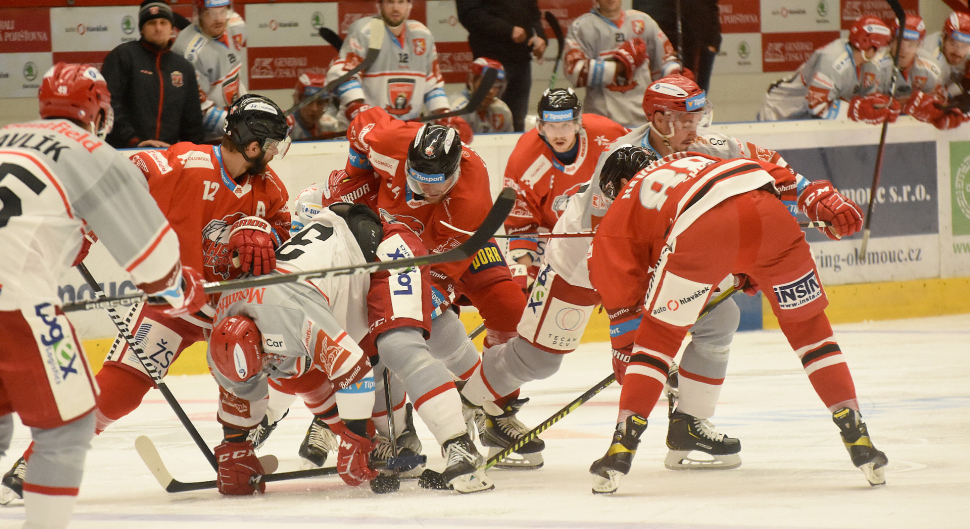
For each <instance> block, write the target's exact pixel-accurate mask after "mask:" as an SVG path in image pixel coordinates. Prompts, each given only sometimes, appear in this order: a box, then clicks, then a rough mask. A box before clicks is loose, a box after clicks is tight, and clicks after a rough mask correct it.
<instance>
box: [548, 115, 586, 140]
mask: <svg viewBox="0 0 970 529" xmlns="http://www.w3.org/2000/svg"><path fill="white" fill-rule="evenodd" d="M582 126H583V125H582V122H581V120H579V119H573V120H570V121H558V122H547V121H541V120H540V121H539V132H541V133H542V134H544V135H545V136H552V137H561V136H572V135H575V134H579V129H580V128H582Z"/></svg>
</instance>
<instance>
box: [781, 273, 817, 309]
mask: <svg viewBox="0 0 970 529" xmlns="http://www.w3.org/2000/svg"><path fill="white" fill-rule="evenodd" d="M774 290H775V298H777V299H778V307H779V308H782V309H788V310H791V309H797V308H798V307H801V306H803V305H807V304H809V303H811V302H812V301H815V300H816V299H818V298H820V297H822V285H821V283H819V280H818V276H816V275H815V270H811V271H809V272H808V273H807V274H805V275H804V276H802V277H800V278H798V279H796V280H794V281H792V282H790V283H785V284H784V285H777V286H775V287H774Z"/></svg>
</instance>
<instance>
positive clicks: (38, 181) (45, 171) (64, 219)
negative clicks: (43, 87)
mask: <svg viewBox="0 0 970 529" xmlns="http://www.w3.org/2000/svg"><path fill="white" fill-rule="evenodd" d="M0 204H2V206H0V248H3V253H4V256H3V259H0V310H4V311H10V310H18V309H23V308H29V307H31V306H35V305H38V304H41V303H51V304H57V305H59V304H60V301H59V298H58V295H57V286H58V279H60V276H61V275H62V274H63V273H64V272H65V270H67V268H68V267H70V266H71V263H73V261H74V259H75V258H76V257H77V256H78V252H79V250H80V248H81V243H82V239H83V234H82V233H83V232H82V228H83V226H84V225H85V223H86V224H87V225H88V226H89V227H90V229H92V230H94V232H95V233H96V234H97V235H98V236H99V237H100V239H101V242H102V243H103V244H104V245H105V247H106V248H107V249H108V251H109V253H110V254H111V256H112V257H113V258H114V260H115V261H116V262H117V263H118V264H119V265H121V266H122V268H124V269H125V270H126V271H127V272H128V273H129V274H131V278H132V280H133V281H134V283H135V284H145V283H155V282H158V281H160V280H162V279H163V278H164V277H165V276H166V274H168V273H170V272H171V270H172V269H173V268H174V267H175V265H176V264H177V263H178V259H179V257H178V256H179V244H178V238H177V237H176V235H175V232H174V231H173V230H172V228H171V226H169V224H168V221H167V220H166V219H165V217H164V216H163V215H162V212H161V211H160V210H159V209H158V206H157V205H156V204H155V200H154V199H153V198H152V196H151V195H150V194H149V193H148V183H147V182H146V180H145V177H144V176H142V175H141V173H140V172H139V171H138V169H137V168H136V167H135V166H134V165H133V164H132V163H131V162H130V161H128V159H127V158H126V157H125V156H123V155H121V154H119V153H118V152H117V151H116V150H114V149H113V148H111V146H109V145H108V144H107V143H104V142H103V141H102V140H101V139H100V138H98V137H97V136H95V135H93V134H91V133H90V132H88V131H85V130H84V129H82V128H80V127H78V126H77V125H75V124H73V123H71V122H70V121H67V120H63V119H54V120H38V121H31V122H28V123H20V124H13V125H8V126H6V127H4V128H2V129H0Z"/></svg>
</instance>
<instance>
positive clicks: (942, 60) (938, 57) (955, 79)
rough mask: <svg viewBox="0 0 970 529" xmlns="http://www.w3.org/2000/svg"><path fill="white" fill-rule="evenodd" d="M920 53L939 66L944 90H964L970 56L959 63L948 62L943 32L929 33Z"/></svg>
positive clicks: (955, 93) (951, 91)
mask: <svg viewBox="0 0 970 529" xmlns="http://www.w3.org/2000/svg"><path fill="white" fill-rule="evenodd" d="M919 54H920V56H921V57H923V58H925V59H926V60H928V61H930V62H931V63H932V64H933V65H935V66H936V67H937V68H939V70H940V79H941V84H942V85H943V92H945V93H947V94H949V95H957V94H960V93H962V92H963V78H964V76H965V75H966V74H967V62H970V56H968V57H964V61H963V62H961V63H959V64H957V65H953V64H950V63H949V62H947V60H946V56H945V55H943V33H942V32H936V33H933V34H931V35H927V36H926V38H924V39H923V44H922V45H921V46H920V48H919Z"/></svg>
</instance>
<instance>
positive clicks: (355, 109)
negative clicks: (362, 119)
mask: <svg viewBox="0 0 970 529" xmlns="http://www.w3.org/2000/svg"><path fill="white" fill-rule="evenodd" d="M370 108H371V106H370V105H368V104H367V103H364V100H363V99H358V100H356V101H351V102H350V103H347V108H345V109H344V115H345V116H347V121H348V122H350V121H353V120H354V118H356V117H357V114H360V113H361V112H365V111H367V110H370Z"/></svg>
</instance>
